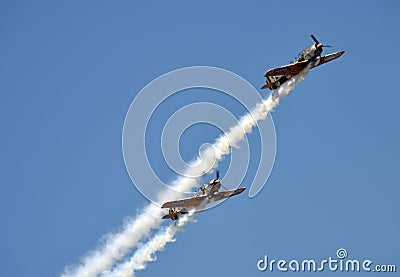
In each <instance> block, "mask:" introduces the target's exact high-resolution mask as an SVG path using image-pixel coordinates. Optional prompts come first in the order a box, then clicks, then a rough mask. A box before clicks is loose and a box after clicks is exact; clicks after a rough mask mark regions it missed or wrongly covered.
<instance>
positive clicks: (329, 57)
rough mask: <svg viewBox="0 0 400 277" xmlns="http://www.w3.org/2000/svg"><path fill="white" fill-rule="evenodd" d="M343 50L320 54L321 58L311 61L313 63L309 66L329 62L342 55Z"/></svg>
mask: <svg viewBox="0 0 400 277" xmlns="http://www.w3.org/2000/svg"><path fill="white" fill-rule="evenodd" d="M344 52H345V51H340V52H336V53H332V54H329V55H326V56H322V57H321V58H319V59H317V60H316V61H315V62H314V63H313V65H312V66H311V68H313V67H317V66H319V65H321V64H324V63H327V62H330V61H332V60H335V59H337V58H339V57H340V56H341V55H343V54H344Z"/></svg>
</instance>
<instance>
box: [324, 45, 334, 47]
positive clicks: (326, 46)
mask: <svg viewBox="0 0 400 277" xmlns="http://www.w3.org/2000/svg"><path fill="white" fill-rule="evenodd" d="M322 47H332V46H330V45H322Z"/></svg>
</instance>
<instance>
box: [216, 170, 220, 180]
mask: <svg viewBox="0 0 400 277" xmlns="http://www.w3.org/2000/svg"><path fill="white" fill-rule="evenodd" d="M216 174H217V179H219V170H217V172H216Z"/></svg>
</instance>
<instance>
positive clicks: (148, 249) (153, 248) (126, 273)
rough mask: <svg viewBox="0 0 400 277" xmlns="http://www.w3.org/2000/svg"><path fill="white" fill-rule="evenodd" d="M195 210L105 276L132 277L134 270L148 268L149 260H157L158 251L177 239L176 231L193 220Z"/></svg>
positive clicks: (160, 233) (162, 230) (164, 230)
mask: <svg viewBox="0 0 400 277" xmlns="http://www.w3.org/2000/svg"><path fill="white" fill-rule="evenodd" d="M193 215H194V210H192V211H190V212H189V213H188V214H185V215H183V216H181V217H180V218H179V220H178V221H177V222H176V223H171V224H170V225H169V226H168V227H166V228H163V229H161V230H160V231H159V232H158V233H157V234H155V235H154V236H153V237H152V238H151V239H150V240H149V241H148V242H147V243H146V244H144V245H142V246H141V247H139V248H138V249H137V250H136V252H135V254H134V255H133V256H132V257H131V258H130V259H129V261H127V262H125V263H123V264H120V265H118V266H117V267H115V268H114V270H113V271H112V272H107V273H105V274H104V275H103V276H104V277H114V276H115V277H132V276H134V272H135V271H138V270H143V269H145V268H146V266H147V263H148V262H154V261H156V260H157V258H156V256H155V255H154V254H155V253H156V252H157V251H162V250H164V248H165V245H166V244H167V243H169V242H174V241H175V238H174V236H175V233H176V232H177V231H181V230H183V227H184V226H185V225H186V224H187V223H189V222H191V221H193Z"/></svg>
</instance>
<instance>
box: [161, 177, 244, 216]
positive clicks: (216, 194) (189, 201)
mask: <svg viewBox="0 0 400 277" xmlns="http://www.w3.org/2000/svg"><path fill="white" fill-rule="evenodd" d="M220 187H221V180H220V179H219V171H218V170H217V176H216V179H213V180H211V181H210V182H208V184H204V185H202V186H201V187H200V188H199V189H198V191H197V195H195V196H194V197H190V198H185V199H180V200H174V201H170V202H166V203H164V204H163V205H162V206H161V208H163V209H164V208H167V209H169V213H168V214H167V215H165V216H163V218H162V219H166V218H170V219H172V220H177V219H178V218H179V216H180V215H182V214H187V213H189V210H191V209H195V208H198V207H200V208H203V207H205V206H206V205H207V204H209V203H212V202H215V201H220V200H222V199H225V198H228V197H232V196H234V195H237V194H240V193H242V192H243V191H244V190H245V189H246V188H237V189H232V190H226V191H219V189H220Z"/></svg>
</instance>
